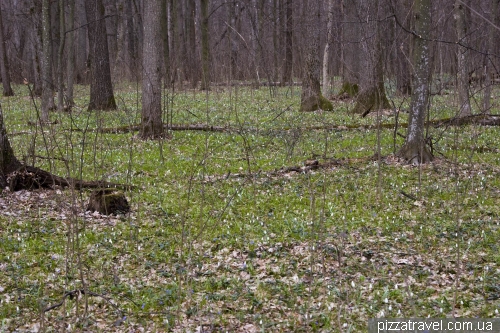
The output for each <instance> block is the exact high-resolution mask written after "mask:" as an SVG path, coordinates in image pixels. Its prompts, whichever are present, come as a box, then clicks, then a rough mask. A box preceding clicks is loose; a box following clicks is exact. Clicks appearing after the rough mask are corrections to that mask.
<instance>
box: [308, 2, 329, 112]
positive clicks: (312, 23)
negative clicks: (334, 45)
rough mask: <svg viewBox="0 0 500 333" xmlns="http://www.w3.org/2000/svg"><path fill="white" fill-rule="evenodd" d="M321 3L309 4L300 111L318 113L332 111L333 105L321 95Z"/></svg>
mask: <svg viewBox="0 0 500 333" xmlns="http://www.w3.org/2000/svg"><path fill="white" fill-rule="evenodd" d="M320 10H321V8H320V2H319V1H314V0H311V1H309V3H308V12H309V13H310V15H309V18H308V21H307V22H306V29H307V31H306V34H307V41H308V44H307V45H306V59H305V64H304V65H305V66H304V74H303V79H302V95H301V98H300V111H316V110H318V109H322V110H326V111H332V110H333V105H332V103H331V102H330V101H329V100H328V99H326V98H325V97H323V95H322V94H321V85H320V81H319V80H320V72H321V64H320V59H319V54H320V45H319V42H320V22H321V21H320V18H321V15H320Z"/></svg>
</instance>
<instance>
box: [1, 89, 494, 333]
mask: <svg viewBox="0 0 500 333" xmlns="http://www.w3.org/2000/svg"><path fill="white" fill-rule="evenodd" d="M16 93H17V96H16V97H13V98H9V99H2V106H3V109H4V114H5V117H6V122H7V130H8V132H9V133H10V134H11V140H12V144H13V146H14V148H15V150H16V152H17V154H18V156H19V158H21V159H23V160H25V161H26V162H28V163H33V161H34V163H35V165H36V166H39V167H42V168H44V169H47V170H50V171H52V172H54V173H57V174H59V175H63V176H66V175H71V176H73V177H78V178H83V179H87V180H95V179H105V180H109V181H113V182H120V183H126V184H132V185H136V186H137V189H135V190H132V191H129V192H127V193H126V196H127V198H128V199H129V200H130V202H131V205H132V212H131V213H130V214H127V215H123V216H101V215H99V214H96V213H90V212H85V211H84V210H85V205H86V202H87V199H88V195H89V193H88V192H85V191H84V192H79V191H74V190H71V189H66V190H62V189H56V190H36V191H33V192H27V191H19V192H15V193H12V192H9V191H4V192H2V193H1V194H0V211H1V216H0V331H7V332H10V331H18V332H23V331H24V332H36V331H42V330H44V331H47V332H52V331H88V332H148V331H149V332H167V331H173V332H219V331H220V332H225V331H229V332H282V331H294V332H311V331H317V332H363V331H366V329H367V320H368V319H369V318H375V317H406V318H408V317H427V316H430V317H449V316H463V317H498V316H499V315H498V311H499V308H500V301H499V299H500V251H499V243H498V239H499V238H500V237H499V236H500V231H499V225H500V218H499V216H500V208H499V206H500V205H499V203H500V177H499V170H500V160H499V155H498V151H497V148H498V147H499V146H500V142H499V137H500V136H499V132H498V129H497V128H496V127H481V126H464V127H448V128H433V127H431V128H429V131H430V135H432V138H433V139H432V140H433V148H434V154H435V156H436V157H437V159H436V161H435V162H433V163H432V164H429V165H426V166H421V167H415V166H407V165H404V164H402V163H401V162H400V161H398V160H397V159H396V158H395V157H394V155H393V153H394V147H396V149H397V147H399V146H400V145H401V143H402V138H401V137H400V136H399V135H395V133H394V130H393V128H383V127H381V128H380V130H379V131H378V130H373V129H372V130H367V129H366V128H364V127H362V126H361V125H376V124H377V122H378V121H380V122H381V123H394V121H395V115H394V113H393V112H384V114H380V116H379V117H377V115H376V114H375V115H373V116H371V117H367V118H364V119H361V118H358V117H353V116H352V115H350V114H349V113H348V109H349V108H350V107H352V105H351V104H350V103H351V102H350V101H336V102H335V111H334V112H332V113H321V112H317V113H308V114H302V113H299V112H297V109H298V96H299V93H300V91H299V89H297V88H293V89H284V88H283V89H282V90H281V89H280V90H277V91H276V95H271V94H270V93H269V90H266V89H264V88H263V89H261V90H251V89H246V88H245V89H241V88H240V89H236V88H225V90H224V91H222V90H220V91H219V90H215V91H213V92H211V93H209V94H205V93H199V92H185V93H180V94H173V95H168V96H167V98H166V103H165V105H166V110H167V109H168V112H169V116H171V117H172V121H173V123H174V124H208V125H213V126H230V127H231V128H239V130H238V131H233V132H230V133H223V132H198V131H174V132H172V133H171V139H168V140H161V141H153V142H142V141H140V140H138V139H137V138H136V136H135V133H122V134H111V133H104V132H103V131H100V129H102V128H112V127H119V126H128V125H133V124H136V123H137V122H138V121H139V119H140V117H139V113H138V112H139V111H138V110H139V109H140V108H139V106H138V105H137V104H136V103H137V94H136V93H135V92H134V91H133V89H131V88H130V87H126V86H123V87H121V89H120V90H119V92H118V100H119V101H120V110H118V111H116V112H94V113H88V112H87V111H85V108H84V106H85V104H86V100H85V94H86V91H85V89H84V88H81V91H80V94H81V96H82V98H81V99H80V100H78V101H77V107H76V108H75V110H74V112H73V113H72V114H58V113H54V114H53V115H52V117H53V120H54V123H53V124H51V125H47V126H45V127H43V128H40V127H39V125H36V112H35V111H34V110H33V107H32V102H31V101H30V99H29V98H27V97H26V96H27V91H26V88H25V87H17V89H16ZM393 101H394V102H395V105H397V106H398V108H400V109H401V110H403V111H404V109H405V107H407V103H408V101H407V100H405V99H401V98H396V97H394V99H393ZM452 101H453V96H436V97H434V99H433V105H432V108H431V110H432V112H431V119H439V118H445V117H449V116H451V115H453V112H454V111H455V110H454V108H453V107H450V105H453V102H452ZM78 106H79V107H78ZM497 107H498V106H497V105H495V108H496V109H494V111H495V110H498V109H497ZM166 112H167V111H166ZM494 113H495V112H494ZM405 118H406V114H405V113H404V112H401V113H400V114H399V121H402V122H403V121H405ZM352 124H354V125H359V126H360V127H359V128H355V129H352V128H351V126H350V125H352ZM325 125H336V126H343V125H346V128H342V127H337V128H336V129H326V128H327V127H328V126H325ZM347 125H349V127H347ZM315 126H316V127H321V128H324V129H312V128H313V127H315ZM399 133H400V134H404V133H405V132H404V129H400V130H399ZM394 138H395V139H394ZM394 140H396V142H394ZM378 142H380V145H379V144H378ZM379 149H380V152H381V155H382V158H380V159H378V158H376V157H375V158H374V157H373V156H378V155H377V154H376V153H377V152H378V150H379ZM306 160H317V161H318V162H319V163H320V164H321V165H323V166H325V167H321V168H307V167H306V166H305V165H307V163H309V162H306ZM292 166H297V167H296V168H289V167H292Z"/></svg>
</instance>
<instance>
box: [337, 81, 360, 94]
mask: <svg viewBox="0 0 500 333" xmlns="http://www.w3.org/2000/svg"><path fill="white" fill-rule="evenodd" d="M358 92H359V86H358V85H357V84H356V83H351V82H344V83H343V84H342V88H341V89H340V92H339V96H341V95H344V94H347V95H348V96H349V97H354V96H356V95H357V94H358Z"/></svg>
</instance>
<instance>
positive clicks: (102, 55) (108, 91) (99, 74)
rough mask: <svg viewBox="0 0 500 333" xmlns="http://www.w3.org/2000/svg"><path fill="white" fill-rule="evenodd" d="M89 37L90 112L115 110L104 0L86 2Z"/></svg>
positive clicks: (86, 0) (87, 0)
mask: <svg viewBox="0 0 500 333" xmlns="http://www.w3.org/2000/svg"><path fill="white" fill-rule="evenodd" d="M85 10H86V12H87V21H88V24H89V25H88V35H89V47H90V52H89V58H90V102H89V107H88V109H89V110H115V109H116V102H115V96H114V94H113V85H112V83H111V70H110V65H109V52H108V38H107V35H106V25H105V22H104V19H105V16H104V6H103V4H102V0H85Z"/></svg>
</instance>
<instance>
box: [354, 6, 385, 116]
mask: <svg viewBox="0 0 500 333" xmlns="http://www.w3.org/2000/svg"><path fill="white" fill-rule="evenodd" d="M360 3H361V5H362V7H361V8H360V11H361V12H362V13H367V15H368V13H370V15H371V16H374V17H375V18H376V17H378V15H377V14H378V10H379V1H378V0H370V1H367V0H362V1H360ZM363 18H365V17H363ZM363 21H365V22H364V23H361V22H360V24H363V28H362V36H363V38H362V49H363V56H362V59H363V61H362V65H363V66H362V67H363V68H364V71H365V76H364V77H363V78H362V79H361V80H360V83H359V89H360V91H359V94H358V96H357V98H356V105H355V106H354V108H353V109H352V112H353V113H356V114H363V115H366V114H368V113H369V112H370V111H375V110H382V109H389V108H390V107H391V105H390V104H389V100H388V99H387V96H386V93H385V87H384V59H383V56H384V54H383V51H382V45H381V35H380V34H381V33H382V29H381V27H380V25H381V24H382V23H381V22H379V20H376V19H375V20H374V19H372V20H370V17H368V16H367V17H366V20H363Z"/></svg>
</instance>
